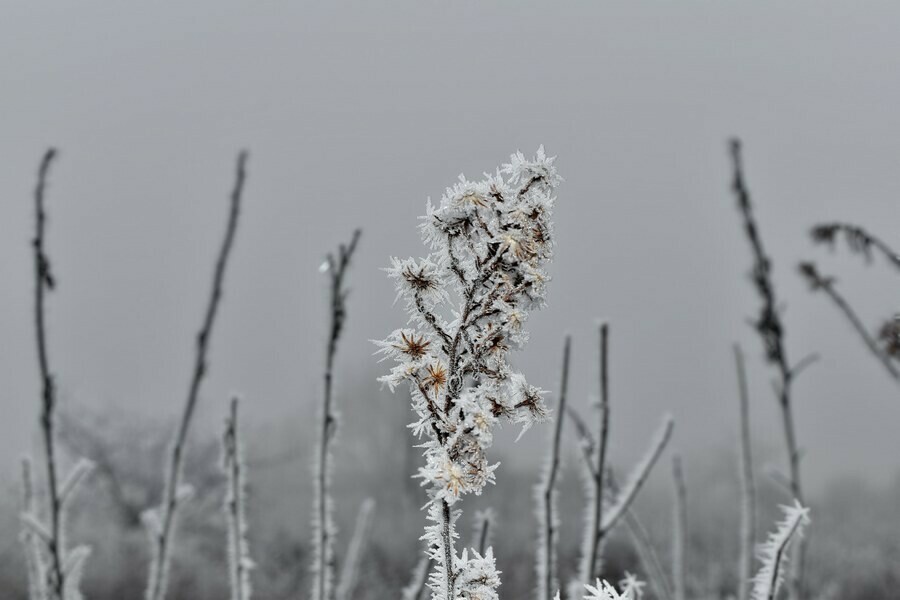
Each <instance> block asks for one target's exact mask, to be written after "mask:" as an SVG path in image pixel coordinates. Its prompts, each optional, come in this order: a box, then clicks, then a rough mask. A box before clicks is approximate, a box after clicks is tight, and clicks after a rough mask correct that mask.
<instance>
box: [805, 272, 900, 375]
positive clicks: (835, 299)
mask: <svg viewBox="0 0 900 600" xmlns="http://www.w3.org/2000/svg"><path fill="white" fill-rule="evenodd" d="M798 270H799V271H800V275H801V276H803V278H804V279H806V282H807V283H808V284H809V287H810V289H811V290H812V291H814V292H816V291H821V292H824V293H825V295H826V296H828V298H829V299H830V300H831V301H832V303H834V305H835V306H837V308H838V310H840V311H841V313H842V314H843V315H844V317H846V319H847V321H849V322H850V324H851V325H852V326H853V329H855V330H856V333H858V334H859V337H860V339H861V340H862V341H863V343H864V344H865V345H866V348H868V349H869V351H870V352H871V353H872V355H873V356H874V357H875V358H876V359H877V360H878V361H879V362H880V363H881V364H882V366H884V369H885V370H886V371H887V372H888V375H890V376H891V378H892V379H893V380H894V381H896V382H898V383H900V370H898V369H897V367H896V366H894V363H893V362H891V357H890V355H889V354H888V353H887V352H885V351H884V350H882V349H881V348H880V347H879V346H878V342H877V341H876V340H875V337H874V336H873V335H872V334H871V333H869V330H868V329H867V328H866V326H865V325H864V324H863V322H862V319H860V318H859V315H857V314H856V311H855V310H853V307H852V306H850V303H849V302H848V301H847V299H846V298H844V296H843V295H841V293H840V292H838V291H837V289H836V288H835V285H834V278H833V277H827V276H824V275H822V274H821V273H820V272H819V269H818V268H817V267H816V265H815V264H814V263H811V262H804V263H800V265H799V266H798Z"/></svg>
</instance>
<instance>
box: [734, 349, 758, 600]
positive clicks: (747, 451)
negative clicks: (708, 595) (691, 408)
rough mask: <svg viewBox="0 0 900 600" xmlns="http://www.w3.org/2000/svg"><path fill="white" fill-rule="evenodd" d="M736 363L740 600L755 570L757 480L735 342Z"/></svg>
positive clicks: (744, 599)
mask: <svg viewBox="0 0 900 600" xmlns="http://www.w3.org/2000/svg"><path fill="white" fill-rule="evenodd" d="M734 362H735V367H736V370H737V379H738V400H739V402H740V416H741V417H740V422H741V435H740V449H739V452H740V463H741V464H740V481H741V484H740V485H741V541H740V556H739V559H738V600H747V599H748V597H749V593H750V578H751V576H752V573H753V554H754V549H755V548H756V482H755V477H754V474H753V452H752V447H751V443H750V394H749V392H748V390H747V373H746V370H745V369H744V353H743V352H742V351H741V347H740V346H739V345H738V344H735V345H734Z"/></svg>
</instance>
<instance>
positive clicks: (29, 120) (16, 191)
mask: <svg viewBox="0 0 900 600" xmlns="http://www.w3.org/2000/svg"><path fill="white" fill-rule="evenodd" d="M898 25H900V6H897V5H896V4H892V3H887V2H884V3H869V4H867V7H866V10H865V11H861V10H858V9H857V7H854V6H851V5H850V4H839V3H812V2H807V3H797V4H793V5H791V6H786V5H784V4H779V3H774V2H755V3H752V5H735V4H732V3H721V4H712V3H625V2H621V3H617V2H605V3H537V2H528V3H523V2H511V1H509V2H494V3H490V5H487V3H480V2H453V3H437V2H392V3H391V4H390V5H382V4H381V3H379V4H378V5H376V4H375V3H363V2H351V3H324V2H322V3H318V2H316V3H313V2H302V3H300V2H295V3H279V2H254V3H236V2H220V1H217V2H210V1H205V2H191V3H188V4H184V5H179V6H177V7H173V6H171V5H169V6H167V5H166V4H165V3H153V4H152V5H151V4H145V5H141V6H128V7H125V6H124V5H120V4H116V3H104V2H79V3H77V4H59V5H55V6H49V5H47V6H44V5H39V4H35V3H6V4H5V5H4V7H3V18H2V19H0V99H2V105H0V106H2V110H0V193H2V197H0V273H2V277H0V307H2V311H0V382H2V385H0V409H2V415H3V418H2V419H0V452H2V456H3V464H2V468H3V469H4V470H8V469H9V468H10V467H11V466H12V465H13V464H14V461H15V460H17V459H18V457H19V456H21V455H22V454H24V453H25V452H27V451H28V449H29V447H30V444H31V443H32V442H33V440H34V439H35V437H36V434H37V414H38V398H39V387H38V376H37V370H36V366H35V344H34V334H33V324H32V286H33V283H32V277H33V271H32V269H33V265H32V262H31V261H32V258H31V254H30V246H29V240H30V236H31V235H32V229H33V221H32V219H33V216H32V210H33V206H32V201H31V190H32V187H33V185H34V180H35V172H36V169H37V164H38V160H39V157H40V154H41V153H42V151H43V150H44V148H45V147H46V146H48V145H55V146H57V147H58V148H59V149H60V151H61V155H60V160H59V162H58V164H57V165H56V168H55V169H54V171H53V173H52V176H51V183H50V188H49V192H48V208H49V211H50V229H49V233H48V235H49V242H48V243H49V251H50V254H51V257H52V260H53V263H54V268H55V272H56V275H57V278H58V280H59V288H58V291H57V292H55V293H54V294H52V295H51V297H50V299H49V308H50V345H51V346H50V349H51V361H52V364H53V365H54V371H55V372H56V375H57V379H58V385H59V387H60V390H61V396H62V402H64V403H71V404H80V405H86V406H92V407H98V408H100V409H102V408H103V407H111V406H112V407H116V408H118V409H122V410H123V411H126V412H133V413H134V414H136V415H169V414H171V415H175V414H176V413H177V412H178V410H179V407H180V406H181V404H182V403H183V401H184V396H185V394H186V388H187V383H188V375H189V370H190V368H191V356H192V351H193V336H194V334H195V332H196V330H197V328H198V327H199V322H200V318H201V316H202V309H203V303H204V302H205V299H206V295H207V290H208V286H209V278H210V274H211V265H212V260H213V257H214V252H215V249H216V246H217V243H218V240H219V237H220V235H221V229H222V226H223V225H224V219H225V210H226V208H227V194H228V190H229V188H230V186H231V181H232V170H233V161H234V157H235V155H236V152H237V151H238V149H240V148H244V147H246V148H248V149H249V150H250V163H249V179H248V184H247V188H246V194H245V206H244V208H245V212H244V220H243V222H242V224H241V230H240V231H239V233H238V240H237V246H236V248H235V253H234V257H233V258H234V260H233V263H232V264H231V269H230V272H229V278H228V281H227V283H226V296H225V302H224V304H223V307H222V313H221V315H220V317H221V320H220V322H219V327H218V328H217V330H216V332H215V336H214V340H213V354H212V358H211V362H212V367H211V377H210V379H209V381H208V385H207V386H206V387H205V388H204V392H203V398H202V403H203V405H204V409H203V413H202V416H203V419H204V420H205V422H206V424H207V425H208V426H211V425H216V426H217V425H218V424H219V422H220V420H221V415H222V414H224V412H225V404H226V401H227V400H228V397H229V394H230V393H231V392H232V391H234V390H239V391H240V392H241V393H242V394H243V395H244V397H245V398H246V404H245V406H244V411H245V414H246V415H247V419H248V420H249V421H251V422H252V423H253V426H254V427H255V428H256V429H257V431H278V432H284V431H290V429H291V426H290V423H292V422H293V421H292V420H294V421H296V422H297V423H298V431H302V430H303V428H304V427H305V425H304V424H303V423H304V422H305V421H307V420H308V418H309V417H308V415H309V414H310V413H311V411H312V410H314V407H315V401H316V400H317V399H318V398H319V393H320V390H321V383H320V379H321V371H322V366H323V362H324V343H325V331H326V315H327V306H326V292H327V290H326V283H327V282H326V280H325V278H323V277H322V276H321V275H320V274H319V273H318V266H319V264H320V263H321V262H322V259H323V257H324V254H325V252H327V251H328V250H330V249H332V248H333V247H335V245H336V244H337V243H339V242H341V241H344V240H346V239H347V238H348V237H349V235H350V232H351V230H352V229H353V228H354V227H357V226H361V227H362V228H363V229H364V233H363V238H362V241H361V242H360V243H361V253H360V256H359V257H358V260H357V261H356V263H355V265H354V267H353V270H352V272H351V274H350V286H351V288H352V289H353V291H352V296H351V298H350V301H349V311H350V314H349V321H348V326H347V331H346V335H345V337H344V339H343V343H342V347H341V349H340V358H339V363H338V370H339V377H338V384H337V385H338V389H337V393H338V403H339V405H340V407H341V411H342V413H343V415H344V418H345V419H346V420H348V421H350V422H353V420H354V414H357V415H366V414H371V413H372V412H378V411H380V410H384V407H385V406H386V403H387V404H391V403H393V404H400V405H404V404H405V403H406V402H407V398H406V395H405V394H400V393H398V394H397V395H396V396H389V395H387V394H386V393H385V392H383V391H381V390H380V388H379V386H378V384H377V383H376V382H375V377H376V376H377V375H379V374H380V373H381V371H383V370H386V367H385V366H384V365H381V366H379V365H377V364H376V362H375V360H376V359H375V358H373V357H372V352H373V350H374V347H373V346H372V345H371V344H370V343H369V340H370V339H377V338H382V337H384V335H386V334H387V333H388V332H390V331H391V330H393V329H395V328H396V327H398V326H400V325H401V324H402V323H403V322H404V320H405V317H404V315H403V313H402V310H401V307H400V306H394V305H392V302H393V300H394V295H395V294H394V291H393V289H392V286H391V284H390V282H389V281H388V280H387V278H386V277H385V275H384V273H383V272H382V271H380V268H381V267H384V266H385V265H387V264H388V260H389V257H390V256H392V255H394V256H409V255H420V254H422V253H424V250H423V246H422V245H421V242H420V240H419V238H418V232H417V229H416V225H417V223H418V221H417V217H418V215H420V214H423V213H424V206H425V202H426V199H427V198H428V197H429V196H431V197H433V198H437V197H439V196H440V194H441V193H442V191H443V189H444V187H445V186H446V185H449V184H451V183H452V182H453V181H454V179H455V178H456V176H457V174H458V173H460V172H465V173H466V174H469V175H470V176H472V177H477V176H478V175H480V174H481V172H482V171H486V170H493V168H494V167H495V166H496V165H498V164H499V163H500V162H502V161H503V160H504V159H506V157H507V156H508V155H509V153H511V152H513V151H515V150H517V149H521V150H522V151H524V152H528V153H530V152H533V151H534V150H535V149H536V148H537V147H538V145H539V144H544V145H545V147H546V148H547V151H548V152H549V153H551V154H555V155H558V157H559V158H558V160H557V165H558V167H559V170H560V173H561V174H562V175H563V177H564V178H565V183H564V184H563V185H562V187H561V188H560V192H559V200H558V204H557V208H556V229H555V233H556V240H557V252H556V256H555V261H554V265H553V267H552V273H553V276H554V280H553V282H552V284H551V286H550V291H549V297H548V306H547V308H546V309H545V310H544V311H542V312H541V313H540V314H537V315H535V316H534V317H533V318H532V319H531V320H530V322H529V326H530V330H531V343H530V345H529V347H528V348H527V350H526V351H524V352H523V353H521V355H519V356H517V357H516V358H517V361H518V365H519V366H520V367H521V368H522V369H523V370H524V371H525V372H527V373H529V379H530V380H532V381H533V382H535V383H537V384H539V385H541V386H542V387H545V388H548V389H550V390H555V389H556V387H557V385H558V379H559V373H558V372H559V362H560V354H561V348H562V340H563V335H564V332H570V333H572V334H573V335H574V340H575V341H574V363H573V372H572V377H573V381H572V392H573V398H574V401H576V402H578V403H581V404H582V405H584V404H585V403H586V402H587V400H588V397H589V396H590V394H592V393H594V390H595V389H596V383H595V380H596V374H595V363H596V348H595V346H596V342H595V332H594V324H595V322H596V319H598V318H603V319H609V320H610V322H611V323H612V348H613V353H612V359H611V360H612V365H611V366H612V395H613V402H614V417H613V418H614V420H615V423H616V431H617V437H616V440H615V444H616V445H615V449H616V450H615V451H616V452H617V453H619V455H620V456H624V457H628V456H632V455H634V453H636V452H638V451H639V450H640V449H641V448H642V447H643V446H644V444H645V442H646V438H647V436H648V435H649V434H650V432H651V431H652V430H653V429H654V428H655V426H656V424H657V422H658V418H659V415H660V414H661V413H662V412H665V411H668V412H671V413H672V414H673V415H674V416H675V418H676V421H677V427H676V433H675V438H674V445H675V446H677V447H678V448H679V449H681V450H682V452H683V453H685V454H687V455H688V456H692V455H701V454H708V453H711V452H719V451H721V450H722V449H726V450H729V451H730V449H731V447H732V446H733V444H734V439H735V432H736V431H737V399H736V382H735V376H734V368H733V359H732V354H731V346H732V343H734V342H736V341H737V342H740V343H741V344H742V345H743V347H744V349H745V351H746V353H747V356H748V360H749V361H750V362H749V367H750V374H751V392H752V396H753V397H752V401H753V406H752V412H753V424H754V428H755V431H756V435H757V437H758V438H759V440H760V441H761V442H762V443H763V444H765V445H767V446H768V447H769V448H770V449H771V451H770V452H769V453H770V454H771V455H772V456H773V457H775V459H776V460H778V458H779V457H780V456H782V454H781V452H782V446H781V444H782V439H781V430H780V422H779V421H778V420H777V412H776V411H777V408H776V404H775V400H774V397H773V394H772V390H771V388H770V384H769V382H770V379H772V378H773V375H774V374H773V373H772V372H771V371H770V370H769V368H768V367H767V366H766V365H765V364H764V362H763V359H762V348H761V345H760V343H759V340H758V339H757V337H756V335H755V333H754V331H753V330H752V329H751V328H750V327H749V326H748V325H747V322H746V321H747V319H748V318H751V317H752V316H753V315H754V314H755V313H756V311H757V307H758V302H757V299H756V296H755V294H754V291H753V289H752V287H751V284H750V282H749V280H748V278H747V273H748V270H749V268H750V265H751V256H750V253H749V249H748V246H747V243H746V240H745V239H744V237H743V234H742V229H741V225H740V221H739V218H738V215H737V213H736V211H735V207H734V199H733V197H732V196H731V194H730V191H729V177H730V175H729V166H728V162H727V155H726V141H727V139H728V138H729V137H730V136H732V135H739V136H741V138H742V139H743V140H744V143H745V156H746V167H747V176H748V181H749V185H750V188H751V191H752V193H753V197H754V200H755V203H756V207H757V214H758V218H759V221H760V226H761V228H762V234H763V237H764V240H765V242H766V245H767V249H768V251H769V253H770V254H771V255H772V257H773V260H774V264H775V267H774V269H775V270H774V276H775V281H776V285H777V290H778V293H779V296H780V298H781V300H783V301H784V319H785V323H786V326H787V345H788V350H789V352H790V354H791V357H792V358H791V360H792V361H798V360H799V359H800V358H802V357H803V356H805V355H806V354H808V353H811V352H817V353H819V354H820V355H821V360H820V361H819V362H818V363H817V364H816V365H815V366H814V367H811V368H810V369H809V370H808V371H807V372H805V374H804V375H803V377H802V379H800V380H799V381H798V383H797V385H796V388H795V396H796V413H797V420H798V436H799V438H800V440H801V444H802V446H803V447H804V449H805V456H806V458H805V459H804V461H805V462H804V469H805V473H806V475H807V477H808V479H809V482H810V483H811V484H812V485H813V489H821V487H822V485H824V483H825V482H826V481H828V480H830V479H832V478H835V477H838V476H841V475H847V474H856V475H858V476H861V477H862V478H864V479H865V480H867V481H869V482H871V483H872V484H874V485H881V484H885V483H887V482H890V481H893V480H896V478H897V477H898V462H897V456H898V453H900V452H898V451H900V440H898V437H897V435H896V424H897V422H898V419H900V390H898V389H897V387H896V386H895V385H894V384H893V383H892V382H891V380H890V379H889V378H888V377H886V376H885V374H884V373H883V372H882V370H881V367H880V365H878V364H877V362H875V361H873V360H872V359H871V357H870V356H869V355H868V354H867V353H866V352H865V350H864V348H863V347H862V345H861V343H860V342H859V340H858V339H856V337H855V335H854V333H853V332H852V330H851V329H850V328H849V326H847V325H846V324H845V322H844V321H843V320H841V318H840V317H839V315H838V314H837V313H836V312H835V311H834V309H833V307H832V306H830V305H829V304H828V303H827V302H826V301H825V299H824V298H822V297H820V296H817V295H813V294H810V293H809V292H808V290H807V289H806V286H805V284H804V283H803V282H802V281H801V280H800V278H799V277H798V276H797V275H796V273H795V265H796V263H797V262H798V261H799V260H801V259H803V258H815V259H817V260H818V261H820V262H821V263H822V265H823V267H824V268H825V269H826V270H827V271H829V272H833V273H836V274H837V275H838V276H839V278H840V282H841V285H842V286H843V287H844V288H845V289H846V290H847V293H848V295H850V296H851V298H852V300H853V301H854V303H855V305H857V306H858V308H859V310H860V312H861V313H862V314H863V315H865V317H866V319H867V324H868V325H871V326H874V325H875V324H876V323H878V322H879V321H880V320H881V319H883V318H885V317H887V316H889V315H890V314H892V313H893V311H894V310H895V309H896V308H897V305H896V301H895V298H896V296H893V294H896V292H897V280H896V279H895V278H894V277H895V275H894V274H893V273H891V272H890V271H888V270H887V269H885V268H884V267H883V265H880V264H878V263H877V261H876V263H875V264H873V265H871V266H869V267H866V266H865V265H864V263H863V262H862V261H861V260H860V259H859V258H858V257H848V256H847V253H845V252H841V253H836V254H834V255H831V254H829V253H828V252H827V251H825V250H823V249H821V248H816V247H813V246H812V245H811V244H810V242H809V240H808V236H807V231H808V228H809V227H810V226H811V225H812V224H814V223H816V222H819V221H823V220H829V219H844V220H849V221H853V222H856V223H859V224H861V225H864V226H867V227H870V228H872V229H873V230H875V231H877V232H879V233H880V234H881V235H882V236H883V237H885V238H886V239H887V240H888V241H891V242H894V243H895V244H896V243H900V236H898V234H897V232H896V231H895V228H896V225H897V223H898V222H900V221H898V218H900V202H898V198H900V170H898V169H897V164H898V159H897V157H898V156H900V111H898V110H897V107H898V106H900V78H898V77H897V73H898V72H900V71H898V69H900V41H898V38H897V35H896V33H897V31H898ZM361 418H364V417H358V419H361ZM357 422H358V421H357ZM385 426H387V425H385ZM510 433H511V434H512V433H513V432H510ZM380 435H391V434H385V433H382V434H380ZM397 435H400V433H399V432H398V433H397ZM307 441H309V443H311V439H309V440H306V439H305V438H304V439H301V440H300V441H299V442H297V443H298V444H305V443H307ZM266 444H267V442H265V441H262V442H259V441H258V442H256V444H255V445H256V447H258V448H262V449H263V450H270V451H271V452H272V453H276V452H278V451H279V450H280V449H281V448H282V447H283V446H284V444H285V440H284V436H281V435H278V436H272V437H271V439H270V441H269V442H268V445H270V446H271V448H266V447H265V446H266ZM776 464H777V466H779V467H781V462H778V463H776Z"/></svg>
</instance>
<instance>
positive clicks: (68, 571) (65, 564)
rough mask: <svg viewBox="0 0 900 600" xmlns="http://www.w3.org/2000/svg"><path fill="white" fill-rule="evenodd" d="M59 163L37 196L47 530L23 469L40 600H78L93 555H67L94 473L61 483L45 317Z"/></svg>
mask: <svg viewBox="0 0 900 600" xmlns="http://www.w3.org/2000/svg"><path fill="white" fill-rule="evenodd" d="M55 157H56V150H55V149H53V148H50V149H48V150H47V151H46V152H45V153H44V156H43V158H42V159H41V164H40V167H39V168H38V177H37V185H36V186H35V190H34V209H35V210H34V212H35V233H34V238H33V240H32V249H33V250H34V324H35V338H36V341H37V344H36V345H37V358H38V371H39V375H40V380H41V419H40V422H41V434H42V442H43V446H44V458H45V461H46V462H45V464H46V475H47V503H48V510H47V516H48V519H49V523H48V524H46V525H45V524H44V523H43V522H42V521H41V518H40V515H39V514H38V509H37V504H36V503H35V502H34V493H33V485H32V477H31V470H30V467H23V468H24V469H25V470H24V472H23V484H24V485H25V488H26V489H25V497H26V504H28V505H29V507H28V508H26V512H24V513H23V515H22V523H23V525H24V526H25V528H26V530H30V531H26V532H23V535H22V537H23V541H24V542H25V545H26V551H27V552H28V553H29V555H30V557H31V558H30V561H33V562H34V563H35V564H34V569H33V570H30V571H29V577H30V578H31V577H40V578H41V579H40V580H39V581H30V582H29V586H30V589H31V590H32V591H33V592H34V593H36V594H38V596H37V597H38V598H39V599H40V600H44V597H46V599H47V600H79V599H80V598H81V593H80V591H79V589H78V588H79V585H80V580H81V571H82V568H83V565H84V561H85V560H86V559H87V556H88V555H89V554H90V549H89V548H88V547H86V546H80V547H77V548H73V549H72V550H71V551H69V550H67V549H66V531H65V522H64V521H65V510H66V503H67V500H68V499H69V498H70V497H71V496H72V494H73V492H74V490H75V488H77V487H78V484H79V483H80V482H81V481H82V480H83V479H84V476H85V475H86V474H87V473H88V472H89V471H90V470H91V468H92V463H91V462H90V461H88V460H84V459H81V460H79V461H78V462H77V463H76V465H75V467H74V468H73V469H72V470H71V471H70V473H69V474H68V475H66V476H65V478H64V479H63V480H62V481H60V467H59V463H58V457H57V452H56V442H57V439H56V437H57V428H56V418H57V415H56V410H57V398H56V381H55V380H54V378H53V373H52V372H51V369H50V359H49V352H48V343H47V324H46V317H45V301H46V294H47V292H50V291H52V290H53V289H54V288H55V286H56V281H55V278H54V277H53V273H52V271H51V269H50V258H49V257H48V256H47V251H46V248H45V242H46V227H47V216H46V211H45V208H44V195H45V191H46V188H47V178H48V176H49V174H50V166H51V165H52V163H53V160H54V158H55Z"/></svg>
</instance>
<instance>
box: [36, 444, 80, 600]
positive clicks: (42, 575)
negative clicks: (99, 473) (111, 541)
mask: <svg viewBox="0 0 900 600" xmlns="http://www.w3.org/2000/svg"><path fill="white" fill-rule="evenodd" d="M93 466H94V465H93V463H92V462H91V461H89V460H86V459H81V460H79V461H78V462H77V463H76V465H75V466H74V467H73V468H72V470H71V471H70V472H69V474H68V475H66V478H65V482H64V483H63V484H62V485H61V486H60V488H59V502H60V508H61V510H60V527H59V538H58V539H57V540H56V541H55V543H57V544H58V545H59V548H60V555H61V558H62V564H61V567H62V574H63V588H62V597H61V598H59V597H58V596H59V594H57V593H55V592H53V589H52V586H51V581H52V579H51V578H52V577H53V574H52V568H51V563H50V561H51V554H50V547H51V546H50V545H51V544H52V543H54V539H53V534H52V532H51V530H50V527H48V526H47V524H46V523H45V522H44V521H43V520H42V519H41V516H40V514H39V508H38V505H37V502H35V493H34V482H33V479H32V473H31V461H30V460H29V459H27V458H26V459H24V460H23V461H22V484H23V506H22V513H21V515H20V522H21V525H22V531H21V533H20V536H19V538H20V540H21V542H22V544H23V546H24V547H25V561H26V568H27V574H28V598H29V600H82V598H83V596H82V595H81V591H80V589H79V588H80V587H81V575H82V572H83V571H84V563H85V561H86V560H87V558H88V556H90V554H91V549H90V547H88V546H78V547H76V548H72V549H71V550H68V549H67V548H66V535H65V532H66V519H65V516H66V511H67V508H68V507H67V504H68V501H69V500H70V499H71V498H72V496H73V495H74V494H75V492H76V491H77V489H78V486H79V484H80V483H81V482H83V481H84V478H85V476H86V475H87V474H88V473H90V471H91V469H92V468H93Z"/></svg>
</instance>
